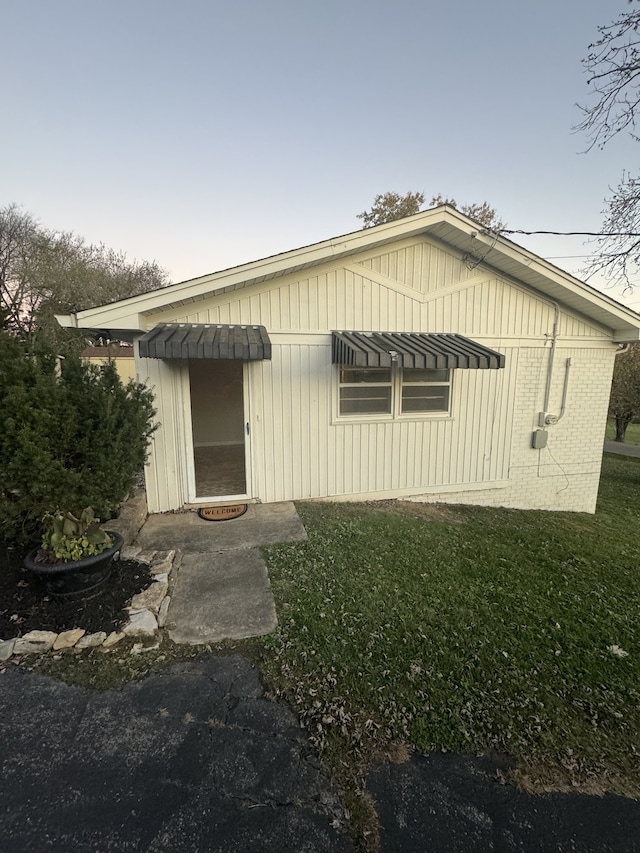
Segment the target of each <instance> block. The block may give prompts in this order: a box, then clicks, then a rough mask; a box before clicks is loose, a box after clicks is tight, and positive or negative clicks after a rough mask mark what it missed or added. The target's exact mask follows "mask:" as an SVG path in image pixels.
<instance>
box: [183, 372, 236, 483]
mask: <svg viewBox="0 0 640 853" xmlns="http://www.w3.org/2000/svg"><path fill="white" fill-rule="evenodd" d="M242 371H243V362H242V361H240V360H239V359H190V360H189V384H190V388H191V424H192V430H193V462H194V469H195V481H196V494H195V497H196V499H202V498H216V497H224V496H227V495H246V493H247V479H246V469H245V446H244V441H245V433H244V395H243V387H242Z"/></svg>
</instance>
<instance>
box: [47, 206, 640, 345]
mask: <svg viewBox="0 0 640 853" xmlns="http://www.w3.org/2000/svg"><path fill="white" fill-rule="evenodd" d="M418 237H424V238H426V239H429V240H433V241H436V242H437V243H439V244H440V245H442V247H443V248H445V249H448V250H449V251H453V252H455V253H457V254H458V255H459V256H460V257H461V258H463V259H464V260H465V262H466V263H467V264H468V265H470V266H473V267H480V268H484V269H489V270H492V271H495V272H496V273H497V274H498V275H500V276H507V277H510V278H512V279H514V280H515V281H518V282H521V283H523V284H525V285H528V286H529V287H531V288H532V289H533V290H535V291H536V292H537V293H538V294H539V295H540V296H542V297H543V298H546V299H548V300H550V301H553V302H555V303H557V304H559V305H561V306H564V307H565V308H567V309H570V310H572V311H574V312H576V313H578V314H580V315H581V316H582V317H585V318H587V319H589V320H591V321H593V322H595V323H598V324H599V325H600V326H602V327H603V328H604V329H606V330H607V331H608V332H609V333H610V334H611V337H612V340H613V341H621V342H622V341H634V340H639V339H640V315H638V314H637V313H636V312H635V311H632V310H631V309H630V308H627V307H626V306H624V305H621V304H620V303H619V302H617V301H616V300H615V299H612V298H611V297H610V296H608V295H607V294H605V293H602V292H601V291H599V290H596V289H595V288H593V287H591V286H589V285H588V284H585V283H584V282H582V281H580V280H579V279H577V278H574V277H573V276H572V275H570V274H569V273H568V272H565V271H564V270H562V269H560V268H559V267H556V266H554V265H553V264H551V263H549V262H548V261H545V260H544V259H542V258H540V257H539V256H538V255H535V254H534V253H533V252H529V251H528V250H527V249H524V248H523V247H522V246H518V245H517V244H516V243H512V242H511V240H508V239H507V238H506V237H503V236H501V235H499V234H497V233H495V232H491V231H488V230H486V229H484V228H483V227H482V226H481V225H479V224H478V223H477V222H474V221H473V220H472V219H469V217H467V216H465V215H464V214H462V213H460V211H458V210H456V209H455V208H453V207H450V206H449V205H440V206H439V207H435V208H432V209H431V210H426V211H423V212H422V213H417V214H416V215H415V216H408V217H406V218H404V219H399V220H396V221H394V222H387V223H384V224H383V225H377V226H375V227H374V228H365V229H363V230H361V231H355V232H352V233H350V234H345V235H343V236H341V237H334V238H332V239H330V240H325V241H323V242H321V243H314V244H312V245H310V246H303V247H302V248H299V249H294V250H292V251H290V252H284V253H283V254H280V255H273V256H272V257H269V258H263V259H261V260H258V261H253V262H251V263H248V264H243V265H242V266H238V267H233V268H231V269H227V270H222V271H220V272H216V273H211V274H210V275H205V276H201V277H200V278H196V279H191V280H189V281H184V282H180V283H177V284H172V285H170V286H169V287H164V288H161V289H159V290H154V291H150V292H148V293H142V294H139V295H137V296H132V297H129V298H128V299H123V300H120V301H119V302H114V303H111V304H108V305H99V306H97V307H95V308H88V309H86V310H83V311H78V312H77V313H76V314H71V315H68V316H66V317H58V318H57V319H58V321H59V322H60V323H61V324H62V325H65V326H71V327H75V328H83V329H100V330H104V329H110V330H113V329H119V330H131V331H133V332H134V334H135V332H136V331H137V330H140V331H144V330H145V329H148V328H149V326H150V325H152V324H153V315H154V314H155V313H158V312H161V311H165V310H167V309H173V308H181V307H182V306H185V305H188V304H193V303H194V302H197V301H199V300H202V299H205V298H207V297H209V296H211V295H214V294H217V293H220V292H221V291H223V290H225V291H226V290H235V289H238V288H241V287H248V286H251V285H253V284H258V283H261V282H266V281H270V280H273V279H276V278H279V277H282V276H284V275H288V274H291V273H296V272H299V271H302V270H306V269H309V268H311V267H315V266H317V265H319V264H326V263H329V262H335V261H339V260H340V259H342V258H347V257H349V256H352V255H354V254H357V253H358V252H364V251H370V250H375V249H377V248H378V247H383V246H386V245H388V244H390V243H393V242H394V241H396V240H402V239H410V238H418Z"/></svg>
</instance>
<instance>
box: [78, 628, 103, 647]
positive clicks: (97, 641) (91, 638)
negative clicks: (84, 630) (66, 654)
mask: <svg viewBox="0 0 640 853" xmlns="http://www.w3.org/2000/svg"><path fill="white" fill-rule="evenodd" d="M106 639H107V634H106V632H105V631H96V633H95V634H85V635H84V637H80V639H79V640H78V642H77V643H76V649H92V648H95V646H101V645H102V644H103V643H104V641H105V640H106Z"/></svg>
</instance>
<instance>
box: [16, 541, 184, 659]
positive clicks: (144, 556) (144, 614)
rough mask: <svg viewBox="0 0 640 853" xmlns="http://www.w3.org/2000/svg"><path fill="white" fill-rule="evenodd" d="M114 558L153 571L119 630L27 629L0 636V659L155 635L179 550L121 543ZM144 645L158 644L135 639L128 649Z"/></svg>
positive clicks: (164, 610)
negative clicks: (18, 634) (20, 633)
mask: <svg viewBox="0 0 640 853" xmlns="http://www.w3.org/2000/svg"><path fill="white" fill-rule="evenodd" d="M117 559H120V560H135V561H136V562H138V563H144V564H145V565H147V566H149V570H150V572H151V574H152V575H153V579H152V581H151V584H150V586H148V587H147V588H146V589H144V590H143V591H142V592H139V593H137V595H134V596H133V598H132V599H131V601H130V602H129V604H128V606H127V607H126V608H125V609H126V610H127V612H128V614H129V619H128V621H127V622H125V623H124V625H122V626H121V629H120V630H119V631H112V632H111V633H110V634H109V635H107V634H106V632H105V631H97V632H96V633H94V634H87V632H86V630H85V629H84V628H73V629H71V630H69V631H62V632H61V633H59V634H56V633H55V631H29V632H28V633H27V634H25V635H24V636H22V637H14V638H12V639H11V640H0V663H3V662H5V661H8V660H9V658H11V657H17V656H22V655H33V654H42V653H44V652H49V651H54V652H58V651H60V652H61V651H63V650H64V649H75V650H77V651H82V650H83V649H95V648H101V649H102V650H103V651H105V652H106V651H109V650H110V649H111V648H112V647H113V646H115V645H116V644H117V643H119V642H120V641H121V640H123V639H124V638H125V637H146V638H152V637H155V636H156V635H157V633H158V631H159V630H160V629H161V628H164V626H165V624H166V621H167V611H168V609H169V604H170V602H171V594H170V593H171V592H172V591H173V585H174V581H175V574H176V572H177V570H178V569H179V568H180V564H181V563H182V552H181V551H177V550H171V551H143V550H142V548H139V547H137V546H132V545H124V546H123V547H122V549H121V550H120V553H119V554H118V555H117ZM147 648H157V646H152V647H148V646H144V644H142V643H136V644H134V646H133V648H132V649H131V654H139V653H140V652H142V651H145V649H147Z"/></svg>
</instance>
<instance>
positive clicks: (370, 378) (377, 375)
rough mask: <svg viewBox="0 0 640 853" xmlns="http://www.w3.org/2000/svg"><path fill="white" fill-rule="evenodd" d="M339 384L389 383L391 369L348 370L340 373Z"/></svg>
mask: <svg viewBox="0 0 640 853" xmlns="http://www.w3.org/2000/svg"><path fill="white" fill-rule="evenodd" d="M340 382H391V369H390V368H388V367H382V368H379V369H378V368H366V367H365V368H360V369H354V368H348V369H346V368H345V369H343V370H341V371H340Z"/></svg>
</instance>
